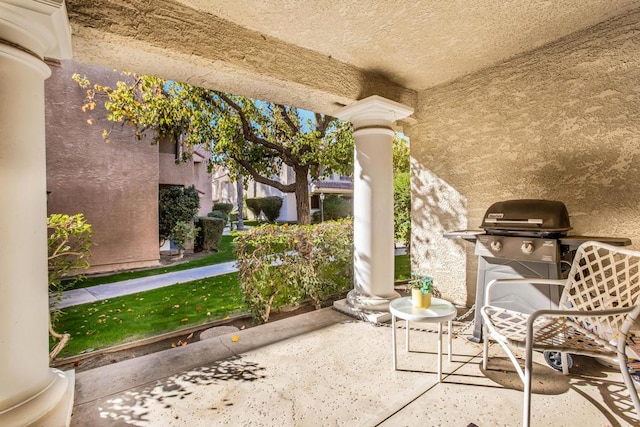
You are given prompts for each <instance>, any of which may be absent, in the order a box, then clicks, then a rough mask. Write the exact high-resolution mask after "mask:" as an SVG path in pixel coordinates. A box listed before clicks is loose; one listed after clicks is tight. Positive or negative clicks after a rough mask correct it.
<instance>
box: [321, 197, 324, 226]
mask: <svg viewBox="0 0 640 427" xmlns="http://www.w3.org/2000/svg"><path fill="white" fill-rule="evenodd" d="M320 222H324V193H320Z"/></svg>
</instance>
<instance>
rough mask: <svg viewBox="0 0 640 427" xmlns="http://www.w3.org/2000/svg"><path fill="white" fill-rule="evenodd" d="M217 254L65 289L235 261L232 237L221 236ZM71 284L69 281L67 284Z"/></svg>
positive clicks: (88, 280)
mask: <svg viewBox="0 0 640 427" xmlns="http://www.w3.org/2000/svg"><path fill="white" fill-rule="evenodd" d="M219 246H220V247H219V248H218V252H216V253H211V254H208V255H205V256H203V257H202V258H198V259H194V260H192V261H188V262H183V263H180V264H174V265H168V266H165V267H158V268H149V269H145V270H135V271H125V272H122V273H115V274H109V275H105V276H91V277H85V278H84V279H82V280H79V281H77V282H75V283H73V284H71V285H70V286H69V287H67V288H66V289H78V288H88V287H90V286H96V285H102V284H105V283H114V282H122V281H123V280H129V279H138V278H140V277H149V276H156V275H158V274H164V273H170V272H172V271H182V270H188V269H190V268H197V267H204V266H207V265H212V264H220V263H223V262H229V261H235V260H236V256H235V253H234V249H235V247H236V244H235V243H233V236H222V240H221V241H220V245H219ZM67 283H69V284H70V283H71V281H69V282H67Z"/></svg>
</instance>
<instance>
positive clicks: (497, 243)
mask: <svg viewBox="0 0 640 427" xmlns="http://www.w3.org/2000/svg"><path fill="white" fill-rule="evenodd" d="M500 249H502V242H501V241H499V240H494V241H492V242H491V250H492V251H494V252H498V251H499V250H500Z"/></svg>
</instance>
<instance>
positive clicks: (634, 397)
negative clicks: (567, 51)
mask: <svg viewBox="0 0 640 427" xmlns="http://www.w3.org/2000/svg"><path fill="white" fill-rule="evenodd" d="M618 365H620V373H621V374H622V379H623V380H624V384H625V385H626V386H627V390H628V391H629V397H631V401H632V402H633V406H634V407H635V409H636V419H637V420H638V421H640V399H638V391H637V390H636V386H635V384H634V383H633V380H632V379H631V375H630V374H629V371H628V370H627V356H626V355H625V354H621V353H618Z"/></svg>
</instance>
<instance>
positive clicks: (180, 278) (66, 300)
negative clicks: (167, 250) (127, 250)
mask: <svg viewBox="0 0 640 427" xmlns="http://www.w3.org/2000/svg"><path fill="white" fill-rule="evenodd" d="M235 271H238V269H237V267H236V262H235V261H231V262H224V263H221V264H214V265H207V266H205V267H198V268H192V269H189V270H183V271H175V272H173V273H165V274H158V275H156V276H149V277H141V278H139V279H131V280H123V281H122V282H115V283H108V284H104V285H98V286H91V287H89V288H82V289H73V290H70V291H65V292H63V293H62V301H60V302H59V303H58V304H57V305H56V307H57V308H65V307H71V306H74V305H78V304H85V303H88V302H96V301H100V300H105V299H109V298H115V297H119V296H122V295H130V294H135V293H137V292H143V291H148V290H151V289H157V288H162V287H164V286H171V285H175V284H178V283H185V282H191V281H193V280H200V279H205V278H207V277H213V276H220V275H222V274H228V273H233V272H235Z"/></svg>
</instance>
